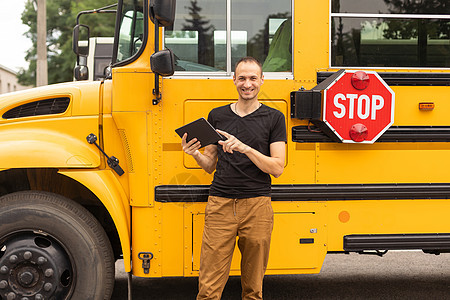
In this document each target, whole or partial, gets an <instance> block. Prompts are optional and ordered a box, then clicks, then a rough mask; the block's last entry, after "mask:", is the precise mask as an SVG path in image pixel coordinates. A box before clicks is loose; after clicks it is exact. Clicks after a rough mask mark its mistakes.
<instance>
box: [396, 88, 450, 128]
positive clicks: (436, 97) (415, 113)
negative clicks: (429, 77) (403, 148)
mask: <svg viewBox="0 0 450 300" xmlns="http://www.w3.org/2000/svg"><path fill="white" fill-rule="evenodd" d="M392 89H393V90H394V92H395V106H396V108H395V117H394V125H395V126H399V125H403V126H405V125H407V126H431V125H432V126H448V124H449V118H448V112H449V111H450V102H449V101H448V95H449V94H450V86H398V87H393V88H392ZM420 102H433V103H434V104H435V108H434V110H432V111H420V110H419V103H420Z"/></svg>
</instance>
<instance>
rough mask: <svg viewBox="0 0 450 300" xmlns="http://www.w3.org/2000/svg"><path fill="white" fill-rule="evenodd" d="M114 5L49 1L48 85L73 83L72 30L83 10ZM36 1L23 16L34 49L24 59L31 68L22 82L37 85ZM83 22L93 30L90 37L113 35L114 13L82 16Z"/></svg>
mask: <svg viewBox="0 0 450 300" xmlns="http://www.w3.org/2000/svg"><path fill="white" fill-rule="evenodd" d="M112 3H114V1H112V0H77V1H70V0H47V56H48V82H49V84H51V83H58V82H66V81H71V80H72V78H73V68H74V65H75V61H76V56H75V54H74V53H73V51H72V30H73V27H74V26H75V24H76V17H77V14H78V13H79V12H80V11H84V10H91V9H95V8H100V7H103V6H106V5H109V4H112ZM35 7H36V0H28V1H27V2H26V4H25V10H24V11H23V13H22V22H23V23H24V24H25V25H27V26H28V27H29V30H28V31H27V32H26V33H25V35H26V36H27V37H28V38H29V39H31V41H32V47H31V48H30V49H29V50H28V51H27V53H26V56H25V59H26V60H27V61H29V63H30V64H29V67H28V69H22V70H20V71H19V75H18V79H19V83H21V84H24V85H35V83H36V58H37V57H36V56H37V54H36V40H37V34H36V31H37V24H36V19H37V12H36V9H35ZM80 22H81V23H83V24H86V25H88V26H89V27H90V29H91V30H90V32H91V36H92V37H94V36H113V35H114V22H115V14H92V15H83V16H81V18H80Z"/></svg>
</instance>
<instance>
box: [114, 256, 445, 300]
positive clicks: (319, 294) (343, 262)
mask: <svg viewBox="0 0 450 300" xmlns="http://www.w3.org/2000/svg"><path fill="white" fill-rule="evenodd" d="M196 293H197V278H163V279H160V278H157V279H147V278H138V277H133V300H147V299H164V300H166V299H167V300H169V299H174V300H184V299H195V296H196ZM240 293H241V287H240V278H239V277H230V279H229V281H228V283H227V285H226V287H225V290H224V293H223V297H222V299H224V300H226V299H240ZM112 299H113V300H119V299H120V300H126V299H127V277H126V273H125V272H124V271H123V261H121V260H119V261H117V262H116V284H115V289H114V294H113V297H112ZM264 299H265V300H270V299H277V300H284V299H286V300H292V299H321V300H323V299H427V300H430V299H450V254H449V253H444V254H441V255H431V254H424V253H423V252H420V251H390V252H388V253H387V254H386V255H385V256H383V257H378V256H374V255H360V254H356V253H352V254H328V255H327V257H326V258H325V262H324V265H323V267H322V271H321V272H320V274H313V275H283V276H266V277H265V278H264Z"/></svg>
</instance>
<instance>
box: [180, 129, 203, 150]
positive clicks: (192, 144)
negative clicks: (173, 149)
mask: <svg viewBox="0 0 450 300" xmlns="http://www.w3.org/2000/svg"><path fill="white" fill-rule="evenodd" d="M186 138H187V133H185V134H184V135H183V137H182V138H181V147H182V148H183V151H184V152H185V153H186V154H189V155H197V154H199V151H198V149H200V148H201V147H202V145H200V141H197V138H193V139H192V140H190V141H189V142H186Z"/></svg>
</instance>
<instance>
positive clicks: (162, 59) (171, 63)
mask: <svg viewBox="0 0 450 300" xmlns="http://www.w3.org/2000/svg"><path fill="white" fill-rule="evenodd" d="M150 66H151V68H152V71H153V72H154V73H156V74H158V75H160V76H172V75H173V73H174V72H175V58H174V55H173V52H172V50H170V49H164V50H161V51H158V52H156V53H153V54H152V56H150Z"/></svg>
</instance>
